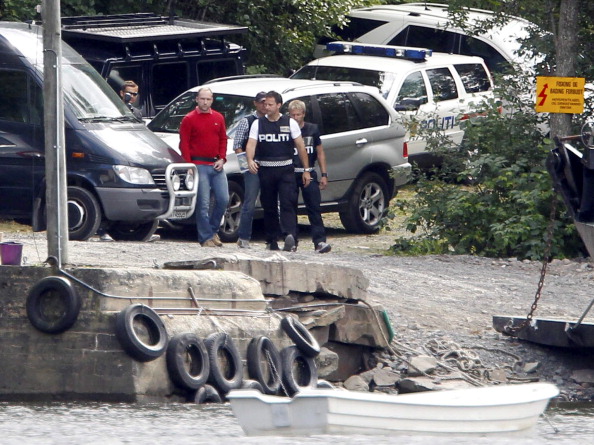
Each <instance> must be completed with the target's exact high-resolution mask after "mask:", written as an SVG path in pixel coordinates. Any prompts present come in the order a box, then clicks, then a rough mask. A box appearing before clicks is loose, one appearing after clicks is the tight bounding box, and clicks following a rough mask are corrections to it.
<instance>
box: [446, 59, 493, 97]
mask: <svg viewBox="0 0 594 445" xmlns="http://www.w3.org/2000/svg"><path fill="white" fill-rule="evenodd" d="M454 68H455V69H456V71H458V74H459V75H460V79H461V80H462V84H463V85H464V89H465V90H466V92H467V93H479V92H481V91H489V90H490V89H491V83H490V82H489V75H488V74H487V72H486V71H485V68H484V67H483V66H482V65H481V64H480V63H461V64H457V65H454Z"/></svg>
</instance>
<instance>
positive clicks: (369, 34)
mask: <svg viewBox="0 0 594 445" xmlns="http://www.w3.org/2000/svg"><path fill="white" fill-rule="evenodd" d="M467 12H468V19H469V21H470V22H478V21H484V20H488V19H493V13H492V12H491V11H486V10H482V9H472V8H469V9H467ZM347 19H348V23H347V25H346V26H345V27H343V28H338V27H334V28H333V29H332V31H333V32H334V33H335V34H336V35H337V36H338V37H339V38H340V39H341V40H345V41H356V42H361V43H372V44H380V45H396V46H414V47H421V48H431V49H433V51H436V52H443V53H451V54H463V55H469V56H478V57H482V58H483V59H484V61H485V63H486V65H487V67H489V70H490V71H491V72H492V73H500V72H505V71H508V70H509V68H510V64H519V65H520V66H521V67H522V68H524V69H529V68H531V67H532V66H533V65H534V61H531V60H529V59H527V58H525V57H522V56H521V55H519V54H518V53H517V51H518V49H520V46H521V40H522V39H523V38H526V37H528V34H529V29H530V27H532V26H535V25H534V24H532V23H531V22H529V21H527V20H524V19H521V18H517V17H514V18H513V19H511V20H509V21H508V22H507V23H506V24H504V25H502V26H497V27H495V28H493V29H491V30H490V31H488V32H486V33H484V34H480V35H477V36H469V35H467V34H466V33H465V32H464V31H463V30H462V29H460V28H457V27H455V26H453V25H452V24H450V23H449V17H448V6H447V5H444V4H436V3H425V2H423V3H406V4H402V5H376V6H370V7H368V8H359V9H353V10H352V11H351V12H350V13H349V14H348V16H347ZM327 40H329V39H327ZM320 43H321V44H320V45H318V47H317V48H316V52H315V53H314V55H315V57H321V56H322V55H324V44H325V43H327V41H326V42H320Z"/></svg>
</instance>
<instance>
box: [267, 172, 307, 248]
mask: <svg viewBox="0 0 594 445" xmlns="http://www.w3.org/2000/svg"><path fill="white" fill-rule="evenodd" d="M258 177H259V178H260V204H262V209H263V210H264V227H265V229H266V242H267V243H271V242H276V241H278V239H279V238H280V236H281V234H282V235H284V236H286V235H293V236H294V237H295V240H297V192H298V189H297V186H296V184H295V173H294V170H293V165H292V164H291V165H287V166H285V167H260V169H259V170H258ZM279 209H280V220H279ZM281 227H282V232H281Z"/></svg>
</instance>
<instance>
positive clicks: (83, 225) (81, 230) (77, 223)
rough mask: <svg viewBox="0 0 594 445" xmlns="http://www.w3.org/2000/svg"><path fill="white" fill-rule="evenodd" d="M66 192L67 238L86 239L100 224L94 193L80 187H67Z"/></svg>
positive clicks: (95, 231)
mask: <svg viewBox="0 0 594 445" xmlns="http://www.w3.org/2000/svg"><path fill="white" fill-rule="evenodd" d="M67 193H68V238H69V239H70V240H72V241H86V240H88V239H89V238H90V237H92V236H93V235H95V233H97V229H98V228H99V225H100V224H101V217H102V212H101V206H100V205H99V201H98V200H97V198H95V195H93V194H92V193H91V192H90V191H88V190H86V189H84V188H82V187H74V186H71V187H68V192H67ZM46 211H47V210H46Z"/></svg>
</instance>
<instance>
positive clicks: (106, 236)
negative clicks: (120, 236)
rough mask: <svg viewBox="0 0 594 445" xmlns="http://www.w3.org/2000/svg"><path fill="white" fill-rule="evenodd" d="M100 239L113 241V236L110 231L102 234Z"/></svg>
mask: <svg viewBox="0 0 594 445" xmlns="http://www.w3.org/2000/svg"><path fill="white" fill-rule="evenodd" d="M99 240H101V241H113V238H112V237H111V236H109V234H108V233H104V234H103V235H101V236H100V237H99Z"/></svg>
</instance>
